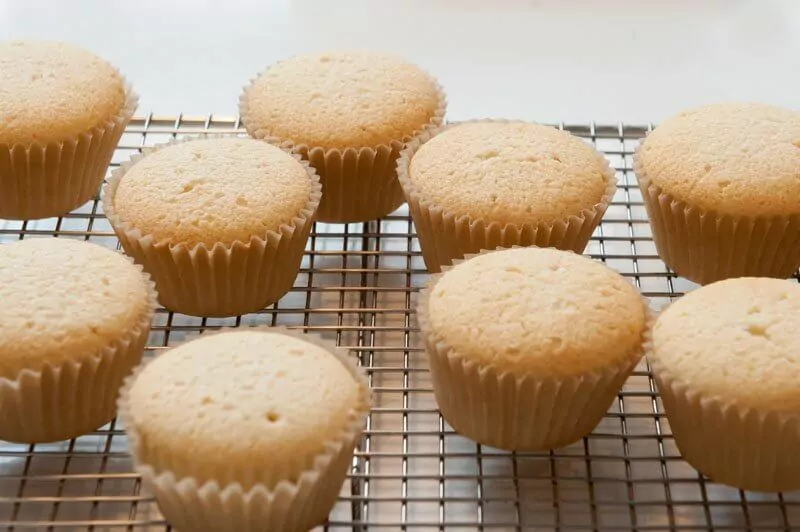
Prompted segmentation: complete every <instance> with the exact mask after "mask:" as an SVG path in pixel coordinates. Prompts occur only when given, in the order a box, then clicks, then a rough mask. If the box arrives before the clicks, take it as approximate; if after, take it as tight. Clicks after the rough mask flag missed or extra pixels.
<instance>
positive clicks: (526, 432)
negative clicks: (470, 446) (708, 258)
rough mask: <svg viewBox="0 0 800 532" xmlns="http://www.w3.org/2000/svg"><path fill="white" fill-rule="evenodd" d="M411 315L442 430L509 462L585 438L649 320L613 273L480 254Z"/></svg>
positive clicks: (526, 256)
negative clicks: (509, 456) (501, 452)
mask: <svg viewBox="0 0 800 532" xmlns="http://www.w3.org/2000/svg"><path fill="white" fill-rule="evenodd" d="M417 315H418V318H419V325H420V329H421V331H422V338H423V340H424V342H425V346H426V348H427V352H428V359H429V361H430V368H431V377H432V380H433V391H434V393H435V395H436V400H437V401H438V403H439V408H440V409H441V412H442V416H443V417H444V419H445V420H446V421H447V422H448V423H449V424H450V425H451V426H452V427H453V428H454V429H455V430H456V431H457V432H459V433H461V434H463V435H464V436H467V437H469V438H471V439H473V440H475V441H477V442H478V443H481V444H484V445H489V446H491V447H497V448H500V449H507V450H515V451H538V450H544V449H553V448H556V447H561V446H563V445H567V444H570V443H572V442H575V441H577V440H579V439H580V438H582V437H583V436H585V435H587V434H588V433H589V432H591V431H592V429H594V427H595V426H596V425H597V424H598V423H599V422H600V419H601V418H602V417H603V415H604V414H605V413H606V411H607V410H608V407H609V406H610V405H611V403H612V401H613V400H614V399H615V398H616V397H617V392H618V391H619V389H620V387H621V386H622V384H623V383H624V382H625V379H626V378H627V377H628V375H629V374H630V373H631V371H632V370H633V368H634V366H636V363H637V362H638V361H639V359H640V357H641V354H642V343H643V336H644V334H645V331H646V329H647V326H648V316H649V314H648V310H647V304H646V303H645V301H644V300H643V298H642V297H641V296H640V295H639V293H638V292H637V291H636V290H635V289H634V288H633V287H632V286H631V285H630V284H629V283H628V282H627V281H625V279H623V278H622V277H621V276H620V275H619V274H618V273H616V272H614V271H612V270H610V269H609V268H607V267H606V266H604V265H603V264H601V263H599V262H594V261H592V260H590V259H588V258H585V257H581V256H580V255H575V254H573V253H570V252H566V251H559V250H555V249H549V248H535V247H531V248H514V249H507V250H501V251H490V252H484V253H482V254H480V255H477V256H474V257H472V258H469V259H468V260H466V261H463V262H459V263H458V264H456V265H455V266H453V267H452V268H449V269H447V271H446V272H445V273H443V274H441V275H437V276H434V277H433V278H432V279H431V281H430V284H429V285H428V287H427V288H426V289H425V290H423V291H422V293H421V295H420V301H419V306H418V308H417Z"/></svg>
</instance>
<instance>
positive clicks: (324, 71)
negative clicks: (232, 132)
mask: <svg viewBox="0 0 800 532" xmlns="http://www.w3.org/2000/svg"><path fill="white" fill-rule="evenodd" d="M438 105H439V91H438V89H437V87H436V84H435V82H434V81H433V79H431V77H430V76H428V75H427V74H426V73H425V72H424V71H423V70H421V69H420V68H419V67H417V66H416V65H413V64H411V63H408V62H407V61H404V60H402V59H400V58H397V57H393V56H391V55H385V54H379V53H373V52H359V51H349V52H345V51H342V52H324V53H318V54H313V55H304V56H298V57H294V58H291V59H288V60H286V61H281V62H280V63H278V64H276V65H274V66H272V67H270V68H269V69H267V70H266V71H265V72H264V73H263V74H261V75H260V76H259V77H258V78H257V79H256V80H255V81H254V82H253V84H252V85H251V86H250V87H249V88H248V89H246V92H245V96H244V100H243V102H242V117H243V118H244V119H245V126H246V127H247V130H248V131H249V132H250V133H251V134H254V133H255V132H256V131H264V132H266V134H267V135H271V136H275V137H278V138H281V139H286V140H291V141H293V142H294V143H295V144H298V145H299V144H305V145H308V146H312V147H314V146H318V147H321V148H325V149H332V148H340V149H341V148H347V147H355V148H359V147H371V146H377V145H381V144H389V143H390V142H391V141H393V140H396V141H402V140H403V139H404V138H406V137H408V136H411V135H413V134H415V133H416V132H417V131H419V130H421V129H422V128H423V127H424V126H425V125H427V124H428V122H429V121H430V120H431V118H432V117H433V116H434V115H435V113H436V110H437V107H438ZM259 136H261V135H259Z"/></svg>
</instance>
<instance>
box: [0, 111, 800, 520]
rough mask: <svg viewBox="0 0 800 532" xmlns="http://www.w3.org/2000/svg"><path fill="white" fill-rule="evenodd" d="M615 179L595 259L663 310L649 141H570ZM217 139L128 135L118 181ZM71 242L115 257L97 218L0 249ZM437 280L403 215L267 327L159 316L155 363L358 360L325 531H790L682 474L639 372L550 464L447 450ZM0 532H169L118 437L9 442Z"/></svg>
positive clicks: (790, 497)
mask: <svg viewBox="0 0 800 532" xmlns="http://www.w3.org/2000/svg"><path fill="white" fill-rule="evenodd" d="M559 127H561V128H562V129H565V130H568V131H570V132H572V133H574V134H576V135H578V136H580V137H582V138H583V139H585V140H586V141H587V142H589V143H591V144H593V145H594V146H596V147H597V148H598V149H599V150H601V151H603V152H604V153H605V154H606V156H607V157H608V158H609V160H610V162H611V164H612V165H613V166H614V168H615V169H616V170H617V174H618V177H619V187H618V190H617V193H616V196H615V198H614V202H613V204H612V205H611V207H610V208H609V210H608V212H607V214H606V216H605V218H604V219H603V222H602V224H601V225H600V227H599V228H598V229H597V231H596V232H595V235H594V236H593V237H592V240H591V243H590V244H589V247H588V248H587V250H586V253H587V254H588V255H590V256H592V257H593V258H595V259H598V260H602V261H604V262H605V263H607V264H608V265H609V266H611V267H612V268H614V269H616V270H617V271H619V272H620V273H621V274H622V275H624V276H625V277H627V278H629V279H631V281H633V282H634V283H635V284H636V286H637V287H639V289H640V290H641V291H642V292H643V293H644V294H645V295H647V296H649V297H650V298H651V301H652V305H653V307H654V308H655V309H659V308H661V307H663V306H664V305H665V304H666V303H668V302H669V301H670V300H672V299H674V298H676V297H679V296H681V295H682V294H683V293H684V292H685V291H687V290H689V289H691V288H693V287H694V285H692V284H691V283H690V282H688V281H686V280H684V279H681V278H678V277H676V276H674V275H673V274H672V273H671V272H670V271H669V270H668V269H667V268H666V267H665V266H664V264H663V263H662V262H661V261H660V260H659V259H658V256H657V255H656V252H655V247H654V246H653V241H652V236H651V233H650V228H649V225H648V224H647V218H646V214H645V210H644V206H643V205H642V201H641V195H640V193H639V190H638V188H637V187H636V181H635V176H634V175H633V172H632V169H631V167H632V161H631V157H632V153H633V150H634V148H635V147H636V145H637V144H638V142H639V140H640V139H641V138H642V137H643V136H644V135H645V133H646V132H647V131H648V129H650V127H649V126H629V125H623V124H618V125H595V124H589V125H564V124H561V125H560V126H559ZM206 131H211V132H215V133H222V134H242V130H241V128H240V126H239V122H238V120H236V119H229V118H221V117H215V116H213V115H208V116H205V117H189V116H176V117H165V116H153V115H150V116H146V117H140V118H136V119H134V121H133V122H132V123H131V125H130V126H129V128H128V130H127V132H126V134H125V135H124V136H123V138H122V141H121V143H120V146H119V149H118V150H117V152H116V154H115V156H114V159H113V161H112V167H113V166H117V165H118V164H119V163H120V162H121V161H124V160H126V159H128V158H129V157H130V155H131V154H132V153H134V152H136V151H137V150H140V149H141V148H142V147H144V146H150V145H154V144H159V143H162V142H166V141H167V140H169V139H170V138H173V137H176V136H184V135H191V134H196V133H201V132H206ZM40 237H42V238H53V237H59V238H75V239H83V240H88V241H91V242H94V243H97V244H101V245H105V246H108V247H111V248H116V247H118V243H117V240H116V238H115V237H114V233H113V232H112V230H111V227H110V226H109V224H108V221H107V220H106V219H105V217H104V216H103V213H102V205H101V203H100V202H99V201H97V200H95V201H92V202H89V203H87V204H86V205H83V206H82V207H81V208H79V209H77V210H75V211H74V212H72V213H70V214H68V215H66V216H63V217H61V218H54V219H48V220H39V221H31V222H24V223H23V222H12V221H4V220H0V243H2V242H9V241H13V240H17V239H21V238H40ZM426 277H427V276H426V273H425V268H424V264H423V261H422V256H421V254H420V251H419V245H418V242H417V239H416V236H415V233H414V227H413V224H412V223H411V220H410V219H409V217H408V212H407V210H406V209H405V207H403V208H401V209H400V210H398V211H397V212H395V213H393V214H392V215H391V216H387V217H386V218H384V219H381V220H377V221H373V222H368V223H364V224H347V225H336V224H324V223H317V224H316V225H315V227H314V230H313V232H312V234H311V237H310V239H309V242H308V246H307V251H306V255H305V257H304V259H303V265H302V270H301V272H300V274H299V276H298V277H297V280H296V282H295V286H294V288H293V290H292V291H291V292H290V293H289V294H287V295H286V296H285V297H284V298H283V299H281V300H280V301H279V302H278V303H277V304H275V305H272V306H270V307H269V308H266V309H264V310H262V311H260V312H258V313H255V314H248V315H245V316H240V317H236V318H230V319H201V318H194V317H189V316H184V315H180V314H174V313H171V312H167V311H166V310H164V309H159V311H158V312H157V315H156V317H155V321H154V326H153V330H152V333H151V335H150V338H149V344H148V352H147V354H146V356H157V355H158V353H159V351H161V350H163V349H164V348H166V347H168V346H170V345H172V344H174V343H176V342H178V341H181V340H183V339H185V338H187V337H192V336H195V335H197V334H198V333H199V332H201V331H203V330H206V329H213V328H218V327H221V326H247V325H255V324H273V325H278V324H280V325H285V326H289V327H294V328H297V329H300V330H305V331H313V332H316V333H319V334H321V335H322V336H325V337H327V338H329V339H332V340H335V341H336V343H337V344H339V345H340V346H342V347H345V348H347V349H349V350H350V352H351V354H352V356H355V357H358V359H359V362H360V363H361V364H362V365H363V366H364V367H365V368H366V370H367V372H368V375H369V379H370V383H371V385H372V386H373V389H374V390H375V407H374V408H373V410H372V412H371V414H370V415H369V418H368V419H367V424H366V430H365V433H364V437H363V439H362V441H361V444H360V445H359V447H358V449H357V451H356V455H355V458H354V460H353V463H352V468H351V470H350V473H349V475H348V479H347V481H346V482H345V484H344V486H343V487H342V491H341V495H340V498H339V501H338V502H337V504H336V506H335V508H334V509H333V511H332V512H331V514H330V517H329V522H328V523H327V524H326V525H325V526H324V527H320V530H323V529H324V530H337V531H346V530H347V531H349V530H354V531H366V530H414V531H421V530H451V529H452V530H456V529H459V530H496V531H498V530H508V531H515V530H609V531H611V530H619V531H622V530H642V531H645V530H790V529H791V528H792V527H793V526H797V527H798V528H800V493H786V494H760V493H751V492H743V491H739V490H736V489H733V488H729V487H725V486H721V485H718V484H715V483H713V482H711V481H710V480H708V479H706V478H704V477H703V476H701V475H700V474H698V473H697V472H696V471H695V470H694V469H692V468H691V467H690V466H689V465H688V464H687V463H686V462H684V461H683V460H682V459H681V457H680V454H679V453H678V451H677V448H676V447H675V443H674V441H673V438H672V434H671V431H670V428H669V422H668V420H667V419H666V417H665V416H664V410H663V406H662V404H661V400H660V399H659V397H658V395H657V393H656V391H655V384H654V381H653V378H652V376H651V374H650V372H649V370H648V368H647V366H646V364H645V363H644V362H642V363H641V364H640V365H639V367H638V368H637V369H636V371H635V372H634V373H633V375H632V376H631V377H630V378H629V379H628V381H627V383H626V384H625V386H624V388H623V389H622V390H621V391H620V393H619V396H618V399H617V401H615V403H614V405H613V406H612V407H611V409H610V410H609V412H608V414H607V415H606V416H605V418H604V419H603V421H602V422H601V423H600V425H599V426H598V427H597V429H596V430H595V431H594V432H593V433H592V434H591V435H590V436H588V437H587V438H585V439H584V440H583V441H582V442H580V443H576V444H574V445H571V446H569V447H565V448H562V449H558V450H555V451H551V452H545V453H509V452H503V451H498V450H496V449H491V448H487V447H484V446H481V445H477V444H475V443H473V442H471V441H469V440H467V439H465V438H463V437H461V436H459V435H457V434H455V433H454V432H453V430H452V429H451V428H450V427H449V426H448V425H447V424H446V423H445V422H444V421H443V420H442V418H441V416H440V415H439V411H438V410H437V408H436V403H435V401H434V397H433V393H432V390H431V381H430V376H429V374H428V366H427V361H426V359H425V353H424V352H423V350H422V348H421V341H420V338H419V334H418V329H417V328H416V324H415V317H414V307H415V304H416V300H417V296H418V290H419V287H420V286H421V285H423V284H424V282H425V280H426ZM0 528H2V529H12V530H30V529H37V530H147V531H163V530H168V529H169V527H168V524H167V523H165V522H164V520H163V518H162V516H161V515H160V513H159V512H158V509H157V507H156V504H155V502H154V500H153V499H152V497H151V496H150V495H149V494H148V493H146V492H145V491H144V490H142V488H141V485H140V481H139V479H138V477H137V475H136V474H134V473H133V472H132V469H131V461H130V457H129V455H128V453H127V442H126V438H125V434H124V432H123V431H122V429H121V427H120V426H119V425H118V424H116V423H115V422H112V423H110V424H109V425H108V426H106V427H103V428H101V429H99V430H97V431H96V432H94V433H91V434H87V435H85V436H81V437H80V438H76V439H73V440H69V441H63V442H58V443H53V444H37V445H17V444H11V443H5V442H0Z"/></svg>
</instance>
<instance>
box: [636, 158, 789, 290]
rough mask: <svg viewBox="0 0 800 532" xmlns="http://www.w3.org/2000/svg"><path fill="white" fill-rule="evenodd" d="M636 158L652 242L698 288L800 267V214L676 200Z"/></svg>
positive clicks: (782, 276) (785, 272) (786, 273)
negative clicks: (746, 211) (737, 210)
mask: <svg viewBox="0 0 800 532" xmlns="http://www.w3.org/2000/svg"><path fill="white" fill-rule="evenodd" d="M639 149H641V148H637V150H636V153H635V154H634V159H633V161H634V171H635V173H636V178H637V180H638V182H639V188H640V189H641V191H642V199H643V200H644V205H645V208H646V209H647V215H648V218H649V220H650V228H651V229H652V232H653V241H654V242H655V245H656V250H657V251H658V254H659V256H660V257H661V259H662V260H663V261H664V263H665V264H666V265H667V266H669V267H670V268H671V269H672V270H674V271H675V272H676V273H677V274H678V275H680V276H681V277H685V278H687V279H689V280H691V281H694V282H696V283H699V284H709V283H712V282H714V281H720V280H722V279H728V278H731V277H776V278H779V279H785V278H787V277H790V276H791V275H792V274H793V273H794V272H795V271H797V268H798V267H800V215H795V216H783V217H745V216H732V215H728V214H718V213H714V212H711V211H707V210H704V209H700V208H697V207H693V206H691V205H689V204H687V203H686V202H684V201H681V200H678V199H676V198H675V197H674V196H672V195H671V194H669V193H667V192H665V191H664V190H663V189H662V188H661V187H659V186H657V185H655V184H654V183H653V182H652V181H650V179H649V178H648V176H647V172H646V170H645V168H644V167H643V165H642V164H641V159H640V157H639Z"/></svg>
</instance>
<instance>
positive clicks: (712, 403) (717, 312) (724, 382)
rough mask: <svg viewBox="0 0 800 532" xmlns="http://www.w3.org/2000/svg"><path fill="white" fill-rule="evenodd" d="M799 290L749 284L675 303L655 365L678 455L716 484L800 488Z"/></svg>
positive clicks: (651, 354) (720, 286) (665, 316)
mask: <svg viewBox="0 0 800 532" xmlns="http://www.w3.org/2000/svg"><path fill="white" fill-rule="evenodd" d="M799 329H800V286H798V285H797V284H796V283H794V282H789V281H784V280H779V279H767V278H753V277H745V278H739V279H729V280H726V281H720V282H717V283H713V284H710V285H708V286H705V287H703V288H700V289H699V290H696V291H694V292H691V293H689V294H687V295H686V296H684V297H683V298H681V299H679V300H678V301H676V302H675V303H673V304H672V305H670V306H669V307H668V308H667V309H666V310H665V311H664V312H663V313H662V314H661V315H660V316H659V318H658V320H657V321H656V324H655V326H654V327H653V334H652V336H653V337H652V342H650V343H649V345H648V353H647V357H648V359H649V360H650V363H651V365H652V367H653V372H654V374H655V378H656V381H657V383H658V390H659V392H660V394H661V398H662V400H663V402H664V409H665V410H666V412H667V417H668V419H669V424H670V427H671V428H672V433H673V434H674V436H675V443H676V444H677V445H678V448H679V449H680V451H681V455H683V457H684V458H685V459H686V461H687V462H689V463H690V464H691V465H692V466H694V467H695V468H696V469H698V470H700V471H701V472H702V473H704V474H706V475H708V476H709V477H711V479H712V480H714V481H715V482H722V483H724V484H730V485H732V486H736V487H738V488H741V489H747V490H759V491H784V490H795V489H800V456H798V454H797V449H798V446H800V338H798V336H797V331H798V330H799Z"/></svg>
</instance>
